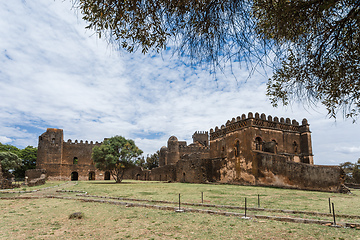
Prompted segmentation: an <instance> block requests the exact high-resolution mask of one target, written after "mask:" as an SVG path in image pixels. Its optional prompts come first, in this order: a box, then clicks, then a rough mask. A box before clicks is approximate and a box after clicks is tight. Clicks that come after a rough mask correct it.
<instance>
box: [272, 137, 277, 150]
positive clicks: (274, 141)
mask: <svg viewBox="0 0 360 240" xmlns="http://www.w3.org/2000/svg"><path fill="white" fill-rule="evenodd" d="M271 141H272V142H273V143H275V146H274V153H277V142H276V140H275V139H273V140H271Z"/></svg>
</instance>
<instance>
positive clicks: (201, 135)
mask: <svg viewBox="0 0 360 240" xmlns="http://www.w3.org/2000/svg"><path fill="white" fill-rule="evenodd" d="M192 138H193V143H196V142H199V143H200V144H202V145H203V146H204V147H207V146H209V133H208V132H204V131H196V132H195V133H194V134H193V135H192Z"/></svg>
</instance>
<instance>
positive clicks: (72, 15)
mask: <svg viewBox="0 0 360 240" xmlns="http://www.w3.org/2000/svg"><path fill="white" fill-rule="evenodd" d="M85 26H86V23H85V22H84V21H83V20H82V19H81V14H80V13H79V12H76V11H75V10H74V9H72V8H71V1H70V0H67V1H63V0H55V1H52V0H50V1H49V0H31V1H24V0H11V1H7V0H2V1H0V113H1V118H0V142H1V143H8V144H12V145H15V146H17V147H20V148H23V147H25V146H27V145H33V146H37V144H38V136H39V135H41V134H42V133H43V132H45V131H46V128H48V127H51V128H62V129H64V134H65V136H64V138H65V140H67V139H72V140H75V139H77V140H84V141H85V140H88V141H102V140H103V138H105V137H111V136H114V135H122V136H125V137H126V138H131V139H134V140H135V143H136V144H137V145H138V146H139V147H140V148H141V149H142V150H143V151H144V154H145V155H146V154H151V153H154V152H155V151H156V150H158V149H159V148H160V147H161V146H163V145H165V144H166V142H167V139H168V138H169V137H170V136H171V135H175V136H177V137H178V139H179V140H186V141H188V143H190V142H191V136H192V134H193V133H194V132H195V131H208V130H209V129H210V128H215V127H216V126H221V125H222V124H225V123H226V121H227V120H229V119H231V118H233V117H237V116H241V114H243V113H245V114H247V113H248V112H249V111H252V112H254V113H255V112H259V113H265V114H267V115H272V116H273V117H274V116H278V117H285V118H286V117H289V118H291V119H296V120H297V121H298V122H301V120H302V119H303V118H307V119H308V121H309V123H310V129H311V131H312V143H313V153H314V160H315V163H316V164H323V165H335V164H339V163H341V162H345V161H351V162H355V161H357V159H358V158H359V157H360V138H359V136H360V128H359V123H355V124H352V121H351V120H343V119H342V118H341V117H340V116H339V119H338V120H337V121H334V119H328V118H327V116H326V111H325V109H324V108H323V107H321V106H318V107H315V106H313V107H310V108H309V107H304V106H303V105H301V104H295V105H293V106H290V107H279V108H273V107H272V106H271V105H270V102H269V100H268V99H267V98H266V96H265V91H266V85H265V82H266V80H267V78H268V77H269V75H267V74H270V72H268V73H267V74H265V73H263V72H256V73H254V74H253V75H251V77H250V78H249V79H248V76H249V72H248V71H247V69H246V68H244V67H243V68H239V67H238V66H237V65H236V63H235V64H234V66H233V72H231V71H230V68H227V69H226V70H225V72H224V73H218V74H217V76H216V81H215V77H214V76H212V75H210V74H209V72H208V71H207V70H206V69H205V70H204V69H202V68H193V67H189V66H188V65H186V64H184V63H183V61H182V60H184V59H178V57H177V56H172V53H171V52H169V51H166V52H163V53H162V54H152V53H150V54H148V55H143V54H141V53H132V54H130V53H126V52H124V51H117V50H115V48H114V47H113V46H111V45H109V44H108V43H107V42H106V41H105V40H103V39H97V38H96V36H95V35H94V33H93V32H92V31H91V30H86V29H85ZM234 76H236V79H235V78H234ZM340 115H341V114H340Z"/></svg>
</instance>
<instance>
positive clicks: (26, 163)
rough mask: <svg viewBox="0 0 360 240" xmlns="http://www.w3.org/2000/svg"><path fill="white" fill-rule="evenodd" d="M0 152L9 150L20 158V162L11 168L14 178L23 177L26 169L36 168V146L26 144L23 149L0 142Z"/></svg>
mask: <svg viewBox="0 0 360 240" xmlns="http://www.w3.org/2000/svg"><path fill="white" fill-rule="evenodd" d="M0 152H11V153H14V154H16V155H17V156H18V158H19V159H21V164H20V165H19V166H18V167H17V168H15V169H13V172H12V174H14V176H15V178H24V177H25V171H26V170H28V169H35V168H36V158H37V148H36V147H33V146H27V147H26V148H24V149H19V148H17V147H15V146H13V145H10V144H2V143H0Z"/></svg>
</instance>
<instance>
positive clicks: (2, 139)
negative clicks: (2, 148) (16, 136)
mask: <svg viewBox="0 0 360 240" xmlns="http://www.w3.org/2000/svg"><path fill="white" fill-rule="evenodd" d="M10 142H12V140H11V138H8V137H5V136H0V143H2V144H5V143H10Z"/></svg>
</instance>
